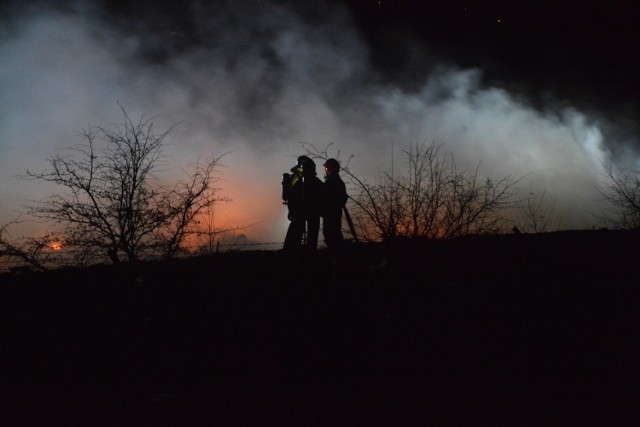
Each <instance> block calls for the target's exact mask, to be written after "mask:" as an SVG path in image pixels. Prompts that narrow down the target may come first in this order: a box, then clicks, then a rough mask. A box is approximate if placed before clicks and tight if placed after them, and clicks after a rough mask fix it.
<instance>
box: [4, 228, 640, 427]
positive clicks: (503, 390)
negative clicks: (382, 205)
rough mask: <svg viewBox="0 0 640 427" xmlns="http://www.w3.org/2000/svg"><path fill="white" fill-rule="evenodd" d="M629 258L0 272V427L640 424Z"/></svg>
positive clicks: (234, 263) (381, 255)
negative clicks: (78, 426)
mask: <svg viewBox="0 0 640 427" xmlns="http://www.w3.org/2000/svg"><path fill="white" fill-rule="evenodd" d="M638 243H640V233H639V232H635V231H633V232H622V231H589V232H587V231H581V232H577V231H575V232H570V231H569V232H557V233H546V234H535V235H529V234H513V235H501V236H474V237H468V238H462V239H457V240H452V241H396V242H392V243H388V244H384V245H361V246H353V247H350V248H348V250H347V251H345V253H344V254H341V255H340V256H338V257H337V258H336V259H335V263H334V259H333V258H332V257H330V256H329V254H327V253H325V252H322V251H321V252H319V253H316V254H300V255H297V256H291V255H287V254H285V253H282V252H266V251H265V252H260V251H256V252H233V253H221V254H217V255H214V256H210V257H199V258H188V259H181V260H174V261H167V262H149V263H141V264H139V265H137V266H135V267H132V266H126V265H122V266H117V267H116V266H94V267H90V268H69V269H61V270H57V271H50V272H46V273H35V272H23V273H20V274H17V275H15V274H14V275H11V274H3V275H2V276H0V324H1V325H2V328H1V332H0V349H1V353H0V354H1V355H2V360H1V362H2V363H1V364H0V366H1V369H0V390H1V392H2V394H1V395H0V402H1V403H0V405H1V407H0V423H1V424H2V425H34V424H39V423H40V424H41V423H43V422H46V423H47V424H50V423H51V422H54V424H56V423H57V424H59V425H68V424H67V423H68V422H70V421H73V422H85V423H87V425H96V424H97V425H103V424H104V425H113V424H114V423H120V424H121V423H122V422H126V423H129V424H130V423H135V424H141V425H144V424H152V425H176V423H177V424H181V425H188V424H190V423H192V422H202V421H210V422H217V423H218V424H219V423H225V424H226V423H234V424H235V423H259V424H261V425H307V424H308V423H309V422H313V423H319V424H329V425H333V424H350V423H362V422H363V421H364V420H374V421H376V422H377V423H379V424H383V425H385V424H398V423H400V424H403V423H405V422H421V423H424V422H427V423H433V424H437V425H444V424H446V425H567V424H575V425H586V424H593V423H595V424H601V423H600V421H602V422H606V423H607V424H610V425H633V424H634V423H633V421H638V420H640V409H639V408H638V405H637V400H636V396H637V393H638V391H640V390H639V388H640V386H639V385H638V384H640V381H639V380H640V372H639V371H640V370H639V369H638V367H637V358H638V354H639V352H640V341H639V334H638V326H640V311H639V310H638V303H639V302H640V289H638V283H640V281H639V279H640V277H639V276H640V271H639V270H638V268H637V265H636V260H637V259H638V255H639V254H638V252H639V250H640V249H639V248H640V245H638ZM601 425H602V424H601Z"/></svg>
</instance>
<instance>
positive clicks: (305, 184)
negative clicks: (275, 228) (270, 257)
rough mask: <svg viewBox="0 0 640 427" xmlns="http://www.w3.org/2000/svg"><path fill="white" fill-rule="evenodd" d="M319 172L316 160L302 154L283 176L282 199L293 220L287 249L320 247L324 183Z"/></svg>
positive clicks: (285, 241)
mask: <svg viewBox="0 0 640 427" xmlns="http://www.w3.org/2000/svg"><path fill="white" fill-rule="evenodd" d="M316 175H317V173H316V164H315V162H314V161H313V160H311V159H310V158H309V157H307V156H300V157H298V163H297V165H296V166H294V167H293V168H291V174H284V176H283V180H282V198H283V199H284V201H285V203H286V204H287V206H288V208H289V220H290V221H291V222H290V223H289V228H288V229H287V235H286V237H285V239H284V247H283V249H284V250H285V251H296V250H301V249H307V250H316V249H317V248H318V233H319V232H320V215H321V213H322V202H323V186H324V184H323V183H322V181H321V180H320V179H319V178H318V177H317V176H316Z"/></svg>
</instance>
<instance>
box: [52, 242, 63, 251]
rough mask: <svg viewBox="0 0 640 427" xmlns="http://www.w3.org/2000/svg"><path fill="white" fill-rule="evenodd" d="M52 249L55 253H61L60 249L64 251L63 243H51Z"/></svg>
mask: <svg viewBox="0 0 640 427" xmlns="http://www.w3.org/2000/svg"><path fill="white" fill-rule="evenodd" d="M51 249H53V250H54V251H59V250H60V249H62V243H60V242H53V243H51Z"/></svg>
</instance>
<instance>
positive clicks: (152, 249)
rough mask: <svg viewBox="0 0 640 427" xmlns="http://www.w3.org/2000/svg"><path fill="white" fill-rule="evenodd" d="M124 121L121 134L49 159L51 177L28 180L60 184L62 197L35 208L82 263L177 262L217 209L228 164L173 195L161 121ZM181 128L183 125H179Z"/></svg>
mask: <svg viewBox="0 0 640 427" xmlns="http://www.w3.org/2000/svg"><path fill="white" fill-rule="evenodd" d="M121 109H122V114H123V117H124V121H123V123H122V124H119V125H115V126H114V128H113V129H105V128H102V127H91V128H89V129H88V130H84V131H83V132H82V137H83V140H84V143H83V144H81V145H78V146H76V147H73V148H69V149H67V151H68V153H69V154H67V155H64V156H63V155H56V156H55V157H53V158H51V159H49V164H50V166H51V169H48V170H45V171H43V172H40V173H33V172H30V171H27V174H26V176H25V178H27V179H33V180H37V181H43V182H48V183H53V184H56V185H57V186H59V187H62V188H63V189H64V190H65V191H64V192H60V193H55V194H52V195H51V196H49V197H48V198H46V199H43V200H41V201H39V202H36V203H35V204H33V205H31V206H29V207H28V208H27V213H28V214H30V215H32V216H33V217H35V218H38V219H40V220H45V221H49V222H53V223H59V224H63V225H64V235H65V242H66V245H67V247H68V248H71V249H74V250H75V251H76V253H77V254H78V255H80V256H82V257H86V256H94V257H97V258H104V256H105V255H108V257H109V258H110V259H111V261H112V262H114V263H117V262H119V261H120V258H121V256H122V254H124V256H125V258H126V259H127V260H128V261H130V262H134V261H136V260H138V259H139V258H140V257H141V256H144V255H145V254H148V253H155V254H161V255H163V256H167V257H170V256H172V255H174V254H175V253H176V252H177V251H178V250H179V249H180V247H181V244H182V242H183V240H184V238H185V236H186V234H187V233H188V230H189V227H190V226H191V225H192V224H193V221H194V218H196V216H197V215H198V214H199V213H200V212H201V211H202V210H203V209H206V208H207V207H209V206H211V205H212V204H213V203H215V202H216V201H220V200H223V198H221V197H218V195H217V189H216V188H214V187H213V185H214V183H215V182H216V181H217V180H218V178H217V175H216V173H217V167H218V166H219V162H220V159H221V157H212V158H211V159H209V160H207V161H206V162H205V163H200V162H199V163H198V164H197V165H196V166H195V168H194V171H193V172H192V173H187V172H185V173H186V179H185V180H184V181H182V182H179V183H177V184H175V185H174V186H173V187H167V186H163V185H161V184H159V183H158V180H157V179H156V177H155V175H154V174H155V173H156V172H158V167H159V161H160V160H161V159H162V158H163V155H162V149H163V145H164V140H165V138H166V137H167V136H168V135H169V133H170V132H171V130H172V129H173V126H172V127H171V128H169V129H168V130H167V131H164V132H161V133H155V132H154V129H153V119H145V118H144V117H141V118H140V119H139V120H138V121H135V122H134V121H133V120H132V119H131V118H130V117H129V115H128V114H127V112H126V111H125V110H124V108H122V107H121ZM174 126H175V125H174Z"/></svg>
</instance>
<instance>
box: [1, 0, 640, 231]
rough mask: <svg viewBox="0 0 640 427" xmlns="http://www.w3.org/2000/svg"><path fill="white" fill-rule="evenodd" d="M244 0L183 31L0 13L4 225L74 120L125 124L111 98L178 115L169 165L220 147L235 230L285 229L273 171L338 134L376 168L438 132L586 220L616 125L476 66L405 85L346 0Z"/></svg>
mask: <svg viewBox="0 0 640 427" xmlns="http://www.w3.org/2000/svg"><path fill="white" fill-rule="evenodd" d="M243 3H251V5H247V4H245V5H244V6H231V5H228V6H225V7H220V6H219V5H218V6H216V7H213V6H206V5H204V4H202V3H198V2H194V3H193V4H192V5H191V6H189V7H186V6H185V10H183V11H182V13H183V14H184V15H185V16H186V17H187V18H188V20H189V22H190V28H188V30H184V28H183V29H178V30H176V29H175V28H172V25H171V23H167V25H166V26H162V25H159V24H162V17H157V16H154V17H147V16H126V17H122V16H121V17H120V18H117V17H116V16H115V15H113V14H110V13H107V12H106V11H104V10H102V9H100V8H99V7H97V6H93V7H87V6H82V7H80V6H78V5H75V6H74V5H72V6H69V7H66V8H64V9H61V10H56V9H51V8H45V7H42V6H39V7H36V6H34V7H31V8H28V9H27V10H23V11H22V12H20V13H16V12H14V13H12V14H10V15H9V16H10V17H5V22H4V24H6V25H5V30H4V31H3V32H2V33H0V37H1V38H0V58H2V59H1V62H0V108H1V109H2V111H1V114H0V182H1V183H2V184H0V200H1V203H0V222H6V221H8V220H10V219H12V218H15V216H16V214H15V211H16V210H19V208H20V206H21V205H23V204H24V203H25V200H26V199H30V200H34V199H40V198H41V197H43V196H46V195H47V194H50V193H51V191H52V190H53V189H51V188H45V187H43V186H42V185H41V184H37V183H33V182H25V181H21V180H18V179H16V178H15V175H18V174H23V173H24V172H25V171H26V170H27V169H29V170H32V171H39V170H42V169H44V168H46V158H48V157H51V156H53V155H54V154H55V153H56V150H59V149H61V148H63V147H69V146H73V145H74V144H77V143H79V142H81V140H80V138H79V137H78V135H77V133H78V132H79V131H80V130H81V129H83V128H86V127H88V126H90V125H100V126H108V125H109V124H110V123H119V122H121V120H122V118H121V113H120V111H119V107H118V105H117V103H118V102H119V103H120V104H121V105H122V106H123V107H124V108H125V109H126V110H127V112H128V113H129V115H130V116H131V117H133V118H138V117H140V115H142V114H145V115H146V116H147V117H150V116H157V117H156V119H154V122H155V126H156V127H157V129H159V130H162V129H166V128H168V127H169V126H171V125H172V124H174V123H176V122H181V123H180V124H179V125H178V126H177V128H176V129H175V130H174V132H173V133H172V137H171V139H170V140H169V142H170V145H169V146H168V147H167V151H166V154H168V155H169V156H170V159H169V162H170V164H171V165H175V166H181V165H182V166H185V165H189V164H192V163H193V162H195V161H196V160H197V159H198V158H199V157H206V156H209V155H211V153H215V154H216V155H219V154H222V153H225V152H228V154H227V155H226V156H225V158H224V164H225V165H226V167H225V168H224V169H223V170H222V172H223V177H224V180H223V181H222V182H221V183H220V186H221V187H222V194H224V195H226V196H228V197H230V198H231V199H233V201H232V202H231V203H230V204H227V205H221V206H219V207H218V208H217V211H216V221H217V224H216V225H218V226H224V225H237V226H248V225H251V226H250V227H248V228H247V229H246V230H244V231H243V232H244V233H245V234H247V236H249V238H250V239H253V240H255V241H281V240H282V239H283V236H284V232H285V229H286V226H287V220H286V211H285V208H284V207H283V206H282V204H281V200H280V179H281V174H282V173H283V172H286V171H288V169H289V168H290V167H291V166H292V163H293V161H294V158H295V157H296V156H297V155H298V154H300V150H301V148H300V145H299V143H300V142H308V143H312V144H314V145H316V146H318V147H324V146H326V145H327V144H329V143H334V144H335V146H336V147H337V148H339V149H340V150H341V152H342V153H343V158H345V157H346V156H347V155H349V154H354V155H355V157H354V159H353V160H352V162H351V167H352V169H353V170H354V171H355V172H357V173H358V174H359V175H360V176H362V177H370V179H374V176H375V174H376V172H377V171H378V170H379V169H386V168H388V167H389V166H390V164H391V152H392V149H394V150H397V151H399V149H400V148H402V147H406V146H408V145H410V144H414V143H420V142H427V143H430V142H432V141H435V142H436V143H440V144H443V145H444V148H445V149H446V150H447V151H448V152H451V153H452V154H453V155H454V156H455V160H456V163H457V165H458V167H459V168H462V169H464V168H468V169H475V167H476V166H477V165H478V164H480V173H481V174H483V175H490V176H493V177H501V176H504V175H508V174H513V175H520V176H524V175H526V177H525V178H524V179H523V185H522V190H523V192H527V191H529V183H531V185H532V188H533V189H534V191H536V192H538V193H540V192H543V191H544V192H546V198H547V199H548V200H555V201H556V208H555V210H556V212H557V213H558V214H559V215H562V216H563V218H564V222H563V224H562V225H563V227H564V228H585V227H589V228H590V227H591V226H592V225H593V222H594V220H593V217H592V215H591V213H592V212H596V211H599V209H600V208H599V206H598V200H600V199H601V196H600V195H599V193H598V191H597V187H598V186H600V185H601V181H602V177H601V172H600V171H601V163H600V162H601V161H602V160H606V159H607V158H608V157H609V155H610V153H609V148H608V146H607V145H606V144H605V141H606V140H607V137H608V136H607V132H609V133H611V134H612V135H618V136H620V135H623V138H622V137H621V138H619V139H618V141H620V140H623V139H624V138H627V139H628V138H629V137H628V135H626V134H625V133H624V131H623V130H621V128H620V126H618V125H616V124H615V122H614V121H612V120H610V119H609V118H607V117H606V116H603V115H598V116H595V115H589V114H587V113H585V112H582V111H580V110H578V109H576V108H572V107H567V106H564V107H557V106H554V105H553V104H550V105H549V106H548V108H545V109H542V110H541V109H539V108H538V109H535V108H533V107H531V106H530V105H529V104H528V103H527V101H526V100H525V99H523V98H521V97H519V96H518V95H517V94H512V93H509V92H507V91H506V90H504V89H501V88H498V87H488V86H485V85H483V83H482V71H481V70H479V69H460V68H457V67H455V66H452V65H446V64H441V65H437V66H433V67H429V68H428V69H425V70H424V74H423V77H421V80H420V81H417V82H414V84H413V85H412V87H414V88H415V87H417V88H418V89H417V90H415V89H407V86H406V85H400V84H398V85H396V84H393V83H392V82H389V81H388V80H385V79H383V78H381V76H380V74H379V73H378V71H377V70H376V69H375V68H374V67H373V66H372V65H371V60H370V52H369V49H368V47H367V45H366V43H365V42H364V41H363V39H362V38H361V36H360V35H359V33H358V31H357V28H356V26H355V25H353V23H352V19H351V17H350V16H349V14H348V13H347V12H346V11H345V10H341V9H339V8H332V9H331V11H330V12H326V13H323V14H322V15H321V17H320V16H318V15H317V14H312V15H313V16H309V15H305V14H304V13H301V11H300V10H298V11H293V10H290V9H288V8H286V7H284V6H282V5H274V4H269V3H268V2H264V1H261V2H254V3H252V2H243ZM248 8H250V9H248ZM151 18H153V19H151ZM421 55H428V53H425V52H423V51H421ZM428 62H429V63H432V64H433V63H438V61H437V58H431V59H430V61H428ZM392 147H393V148H392ZM395 158H396V161H397V162H399V161H400V160H398V159H399V156H398V153H396V156H395ZM634 161H635V158H634ZM175 173H176V174H178V173H180V172H179V171H178V170H176V171H175Z"/></svg>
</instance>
